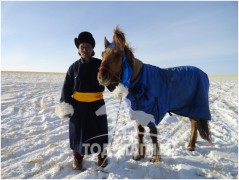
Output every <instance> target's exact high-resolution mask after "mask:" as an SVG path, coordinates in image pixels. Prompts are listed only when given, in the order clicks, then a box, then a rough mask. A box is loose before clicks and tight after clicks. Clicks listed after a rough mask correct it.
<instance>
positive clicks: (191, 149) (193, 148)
mask: <svg viewBox="0 0 239 180" xmlns="http://www.w3.org/2000/svg"><path fill="white" fill-rule="evenodd" d="M187 150H189V151H195V147H191V146H188V147H187Z"/></svg>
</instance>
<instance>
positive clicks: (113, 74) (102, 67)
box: [99, 65, 122, 82]
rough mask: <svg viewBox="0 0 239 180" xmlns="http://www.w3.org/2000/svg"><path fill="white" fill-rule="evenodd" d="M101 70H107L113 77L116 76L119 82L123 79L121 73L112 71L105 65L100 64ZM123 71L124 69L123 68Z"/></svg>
mask: <svg viewBox="0 0 239 180" xmlns="http://www.w3.org/2000/svg"><path fill="white" fill-rule="evenodd" d="M101 70H105V71H107V72H108V73H109V74H111V75H112V76H113V77H115V78H116V79H117V80H118V81H119V82H121V79H120V75H121V73H120V75H116V74H115V73H114V72H113V71H111V70H110V69H109V68H107V67H105V66H103V65H100V68H99V71H101ZM121 71H122V70H121ZM111 79H112V78H111ZM111 79H110V80H111Z"/></svg>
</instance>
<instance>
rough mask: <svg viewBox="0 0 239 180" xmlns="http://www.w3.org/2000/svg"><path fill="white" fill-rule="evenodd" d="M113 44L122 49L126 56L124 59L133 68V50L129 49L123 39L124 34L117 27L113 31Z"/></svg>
mask: <svg viewBox="0 0 239 180" xmlns="http://www.w3.org/2000/svg"><path fill="white" fill-rule="evenodd" d="M113 43H114V44H116V45H117V46H119V47H124V52H125V55H126V59H127V61H128V63H129V65H130V66H131V67H133V61H134V58H135V57H134V54H133V48H132V47H130V45H129V44H128V43H126V39H125V33H124V32H123V31H122V30H121V29H120V28H119V26H117V27H116V28H115V29H114V37H113Z"/></svg>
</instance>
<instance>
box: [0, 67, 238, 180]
mask: <svg viewBox="0 0 239 180" xmlns="http://www.w3.org/2000/svg"><path fill="white" fill-rule="evenodd" d="M64 76H65V75H64V74H50V73H45V74H44V73H17V72H2V74H1V178H9V179H13V178H32V179H36V178H41V179H45V178H54V179H62V178H64V179H82V178H91V179H101V178H103V179H113V178H121V179H123V178H127V179H128V178H130V179H133V178H138V179H143V178H147V179H154V178H157V179H163V178H165V179H178V178H183V179H188V178H189V179H194V178H195V179H208V178H216V179H237V178H238V80H237V77H234V76H231V77H228V76H211V77H210V81H211V86H210V95H209V97H210V109H211V113H212V121H211V122H210V127H211V132H212V139H213V145H210V144H209V143H208V142H206V141H204V140H202V139H201V138H200V137H199V138H198V143H197V148H196V151H194V152H190V151H187V150H186V148H185V147H186V146H187V143H188V141H189V135H190V124H189V121H188V119H187V118H184V117H180V116H176V115H174V116H169V115H166V116H165V118H164V119H163V120H162V122H161V123H160V124H159V125H158V131H159V136H158V141H159V143H160V153H161V156H162V161H161V162H160V163H151V162H149V159H150V156H151V154H152V143H151V140H150V137H149V134H148V128H146V129H147V132H146V135H145V143H146V146H147V154H146V157H145V158H144V159H143V160H142V161H134V160H133V159H132V156H133V153H134V151H135V149H136V147H137V133H136V122H135V121H133V120H131V119H129V115H128V113H129V111H128V108H127V105H126V104H125V102H122V103H121V104H120V103H119V102H120V100H119V99H114V98H113V93H110V92H109V91H105V92H104V98H105V101H106V109H107V115H108V126H109V142H111V140H112V137H114V139H113V144H112V147H111V148H110V150H109V165H108V166H107V167H105V168H104V171H106V172H107V173H106V172H103V171H97V168H98V166H97V165H96V160H97V156H96V154H95V155H90V156H86V157H85V158H84V167H85V168H87V170H85V171H83V172H81V171H74V170H72V169H71V161H72V153H71V150H70V148H69V140H68V120H61V119H59V118H58V117H57V116H56V115H55V114H54V111H55V107H56V105H57V104H58V102H59V98H60V93H61V87H62V84H63V81H64ZM118 115H119V117H118ZM117 117H118V121H116V119H117ZM116 122H117V128H116V131H115V126H116ZM114 131H115V136H113V134H114Z"/></svg>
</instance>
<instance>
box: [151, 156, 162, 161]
mask: <svg viewBox="0 0 239 180" xmlns="http://www.w3.org/2000/svg"><path fill="white" fill-rule="evenodd" d="M160 161H161V156H159V155H158V156H153V157H152V158H151V159H150V162H152V163H157V162H160Z"/></svg>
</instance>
